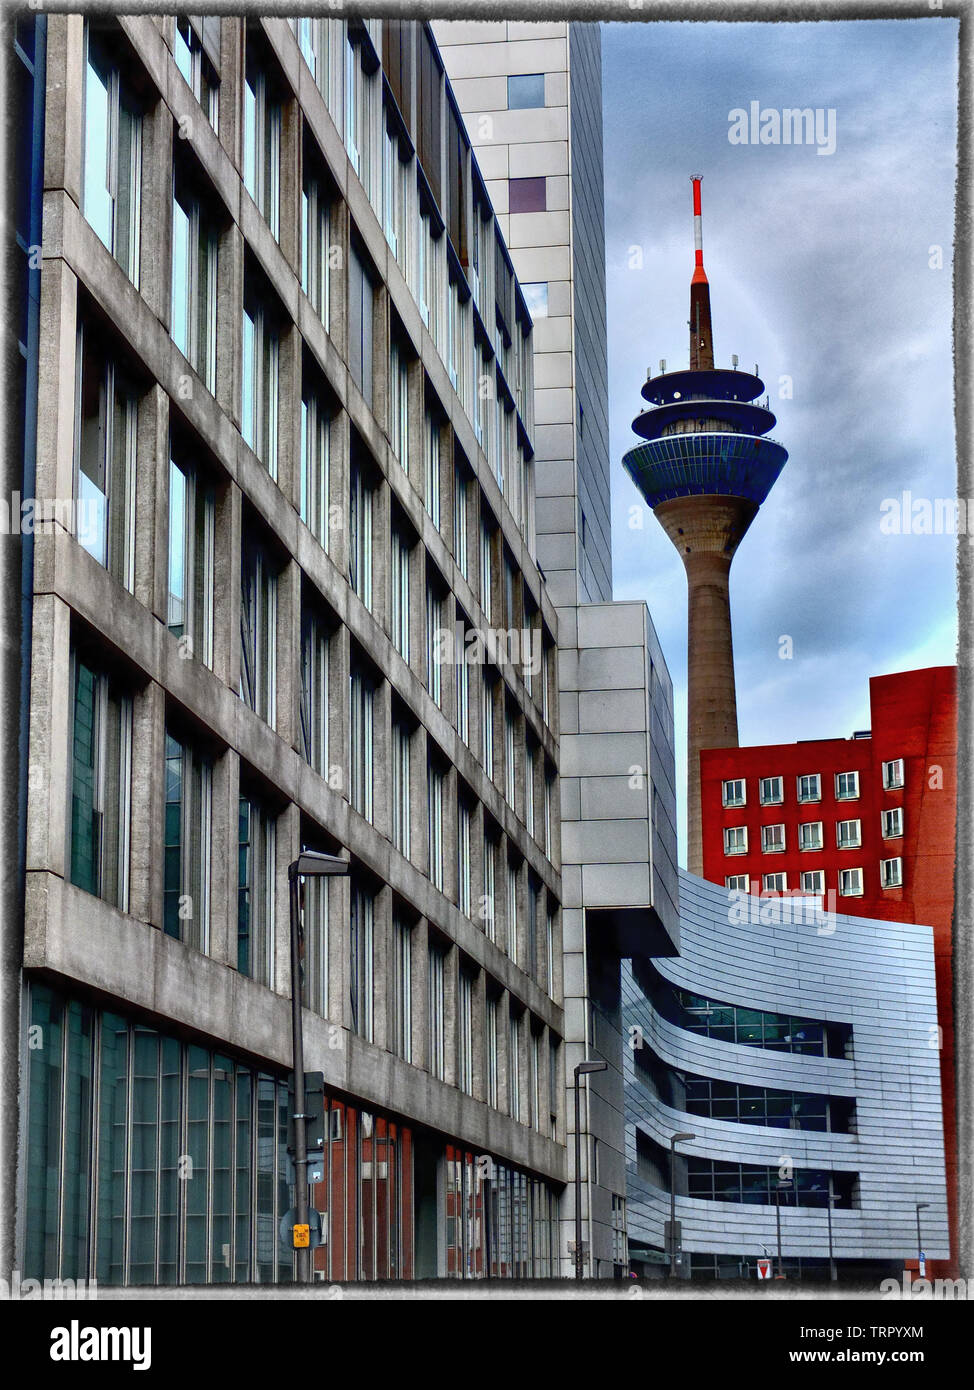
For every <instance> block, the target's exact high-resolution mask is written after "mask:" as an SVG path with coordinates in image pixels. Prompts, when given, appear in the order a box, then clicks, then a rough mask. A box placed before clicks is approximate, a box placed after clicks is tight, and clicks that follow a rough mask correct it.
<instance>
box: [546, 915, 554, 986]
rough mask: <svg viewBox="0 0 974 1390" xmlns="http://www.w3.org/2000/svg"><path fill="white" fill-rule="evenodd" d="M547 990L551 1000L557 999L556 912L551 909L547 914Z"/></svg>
mask: <svg viewBox="0 0 974 1390" xmlns="http://www.w3.org/2000/svg"><path fill="white" fill-rule="evenodd" d="M544 944H545V967H544V968H545V976H544V980H545V988H546V989H547V991H548V995H549V997H550V998H552V999H554V997H555V911H554V908H552V907H549V908H548V911H547V913H546V914H545V938H544Z"/></svg>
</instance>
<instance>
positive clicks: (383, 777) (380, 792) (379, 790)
mask: <svg viewBox="0 0 974 1390" xmlns="http://www.w3.org/2000/svg"><path fill="white" fill-rule="evenodd" d="M391 691H392V687H391V686H390V684H389V682H388V681H381V682H380V683H379V685H378V686H377V687H376V691H375V696H374V698H373V704H372V824H373V825H374V826H375V828H376V830H377V831H378V832H379V834H380V835H384V836H385V837H386V838H387V839H388V838H389V837H390V836H391V834H392V693H391Z"/></svg>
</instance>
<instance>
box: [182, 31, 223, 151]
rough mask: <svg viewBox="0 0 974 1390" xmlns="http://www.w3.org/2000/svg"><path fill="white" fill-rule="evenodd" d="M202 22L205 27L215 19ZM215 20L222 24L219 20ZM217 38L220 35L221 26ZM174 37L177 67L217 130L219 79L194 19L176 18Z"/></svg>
mask: <svg viewBox="0 0 974 1390" xmlns="http://www.w3.org/2000/svg"><path fill="white" fill-rule="evenodd" d="M202 23H203V24H204V26H205V25H207V24H210V23H212V20H210V19H204V20H202ZM216 23H217V26H219V23H220V21H219V19H217V21H216ZM217 37H219V29H218V32H217ZM174 40H175V41H174V43H173V57H174V58H175V60H176V66H177V68H178V69H179V71H180V72H181V73H182V74H183V76H184V77H185V79H186V81H187V82H188V83H189V86H190V89H191V91H192V93H193V96H194V97H195V98H196V100H197V101H198V102H199V104H200V106H202V108H203V113H204V115H205V116H206V119H207V120H208V121H209V123H210V125H211V126H212V127H213V129H214V130H216V129H217V126H218V123H219V98H220V86H219V79H218V78H217V75H216V72H215V70H214V68H213V64H212V63H211V62H210V60H209V58H208V57H207V56H206V54H205V52H204V51H203V44H202V42H201V39H200V36H199V34H198V33H197V31H196V26H195V24H194V22H193V21H192V20H191V19H188V18H187V17H186V16H185V15H178V16H177V17H176V33H175V35H174Z"/></svg>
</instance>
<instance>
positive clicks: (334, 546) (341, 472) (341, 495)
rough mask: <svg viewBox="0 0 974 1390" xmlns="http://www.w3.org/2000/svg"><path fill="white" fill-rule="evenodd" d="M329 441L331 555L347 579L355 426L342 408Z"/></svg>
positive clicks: (340, 572) (329, 546)
mask: <svg viewBox="0 0 974 1390" xmlns="http://www.w3.org/2000/svg"><path fill="white" fill-rule="evenodd" d="M328 443H329V458H328V500H329V528H328V555H329V557H330V558H331V560H332V562H333V564H334V565H335V568H336V569H337V570H338V572H339V574H340V575H341V576H342V578H343V579H344V578H345V577H346V576H347V575H348V521H349V505H348V496H349V493H348V489H349V475H350V472H351V459H350V449H351V425H350V422H349V418H348V414H347V412H346V411H344V410H339V411H338V412H337V414H336V415H335V418H334V420H333V422H332V425H331V429H330V431H329V438H328ZM332 521H334V522H335V524H334V525H332V524H331V523H332Z"/></svg>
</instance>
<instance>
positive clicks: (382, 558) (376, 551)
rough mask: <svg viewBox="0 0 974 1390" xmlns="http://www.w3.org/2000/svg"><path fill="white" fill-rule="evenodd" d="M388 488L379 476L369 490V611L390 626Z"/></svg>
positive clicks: (389, 519) (384, 627) (389, 517)
mask: <svg viewBox="0 0 974 1390" xmlns="http://www.w3.org/2000/svg"><path fill="white" fill-rule="evenodd" d="M391 506H392V500H391V489H390V487H389V484H388V482H387V481H386V479H385V478H384V477H383V478H381V479H380V481H379V484H378V486H377V487H375V488H374V489H373V492H372V615H373V617H374V618H375V620H376V622H377V623H378V625H379V627H380V628H382V629H383V631H384V632H386V633H388V632H389V630H390V611H391V609H390V598H391V594H390V589H389V582H390V581H389V538H390V536H391V534H392V514H391Z"/></svg>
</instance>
